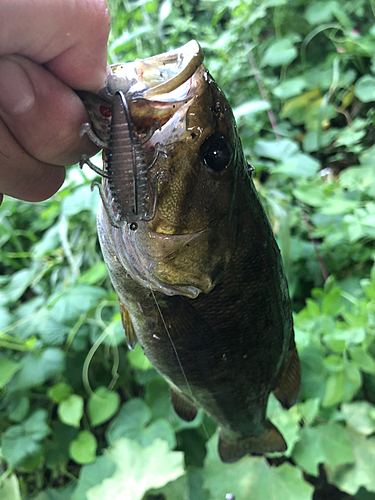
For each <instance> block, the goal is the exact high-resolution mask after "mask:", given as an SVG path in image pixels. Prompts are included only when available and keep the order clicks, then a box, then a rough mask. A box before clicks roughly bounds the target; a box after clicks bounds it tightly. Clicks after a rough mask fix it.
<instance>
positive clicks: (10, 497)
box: [0, 474, 21, 500]
mask: <svg viewBox="0 0 375 500" xmlns="http://www.w3.org/2000/svg"><path fill="white" fill-rule="evenodd" d="M0 498H1V500H21V492H20V486H19V483H18V479H17V476H16V475H15V474H12V475H11V476H9V477H7V478H6V479H5V480H4V481H1V482H0Z"/></svg>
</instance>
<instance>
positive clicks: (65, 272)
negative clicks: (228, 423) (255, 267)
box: [0, 0, 375, 500]
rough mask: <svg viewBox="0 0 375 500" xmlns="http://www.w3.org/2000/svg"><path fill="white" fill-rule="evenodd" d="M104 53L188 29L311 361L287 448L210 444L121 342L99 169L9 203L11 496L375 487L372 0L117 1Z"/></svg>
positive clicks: (335, 492)
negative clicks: (227, 459)
mask: <svg viewBox="0 0 375 500" xmlns="http://www.w3.org/2000/svg"><path fill="white" fill-rule="evenodd" d="M109 5H110V10H111V13H112V19H113V26H112V33H111V39H110V46H109V54H110V59H111V62H116V61H121V60H133V59H134V58H136V57H146V56H149V55H153V54H156V53H160V52H163V51H166V50H170V49H172V48H174V47H178V46H180V45H182V44H184V43H186V42H187V41H189V40H190V39H191V38H195V39H196V40H198V41H199V42H200V43H201V45H202V47H203V49H204V52H205V63H206V65H207V67H208V68H209V69H210V72H211V73H212V75H213V76H214V78H216V80H217V82H218V84H219V85H220V87H221V88H222V89H223V90H224V91H225V93H226V95H227V97H228V99H229V101H230V103H231V104H232V106H233V109H234V111H235V114H236V117H237V121H238V125H239V130H240V135H241V137H242V141H243V146H244V149H245V152H246V155H247V157H248V159H249V161H250V162H251V163H252V164H253V165H254V167H255V173H254V178H255V182H256V184H257V188H258V190H259V192H260V194H261V197H262V200H263V202H264V204H265V206H266V208H267V211H268V213H269V216H270V219H271V221H272V224H273V227H274V231H275V234H276V236H277V238H278V242H279V245H280V247H281V250H282V254H283V259H284V263H285V267H286V271H287V275H288V279H289V284H290V292H291V296H292V299H293V305H294V311H295V330H296V339H297V344H298V349H299V353H300V357H301V360H302V369H303V384H302V392H301V398H300V403H299V404H298V405H296V406H295V407H294V408H292V409H291V410H289V411H288V412H286V411H284V410H282V409H281V408H280V406H279V404H278V403H277V402H276V401H275V400H274V399H272V398H271V400H270V405H269V414H270V418H271V420H272V421H273V422H274V423H275V424H276V425H277V427H278V428H279V429H280V430H281V431H282V432H283V434H284V436H285V438H286V440H287V443H288V451H287V453H286V454H285V456H283V457H279V456H275V457H271V458H268V459H265V458H253V457H246V458H244V459H242V460H241V461H239V462H238V463H236V464H233V465H224V464H222V463H221V462H220V461H219V459H218V456H217V452H216V441H217V434H216V431H215V426H214V424H213V423H212V421H210V419H209V418H208V417H207V416H205V415H203V414H199V416H198V417H197V419H196V420H195V421H194V422H192V423H190V424H186V423H184V422H182V421H181V420H180V419H179V418H178V417H176V416H175V415H174V413H173V410H172V408H171V405H170V402H169V397H168V389H167V386H166V383H165V382H164V381H163V380H162V379H161V378H160V377H159V376H158V375H157V374H156V372H155V371H154V370H153V369H152V367H151V366H150V365H149V363H148V361H147V360H146V359H145V358H144V357H143V355H142V353H141V352H140V350H139V349H138V348H137V349H136V350H135V351H134V352H129V351H128V350H127V348H126V346H125V343H124V335H123V332H122V327H121V322H120V315H119V312H118V306H117V298H116V296H115V293H114V292H113V290H112V287H111V284H110V281H109V278H108V276H107V272H106V269H105V265H104V263H103V261H102V258H101V254H100V250H99V247H98V243H97V237H96V228H95V212H96V208H97V203H98V195H97V193H96V192H94V193H91V192H90V188H89V186H90V182H91V180H92V178H91V175H90V172H88V171H83V172H82V171H80V170H79V169H78V168H76V167H73V168H71V169H70V170H69V172H68V176H67V180H66V182H65V184H64V186H63V188H62V189H61V190H60V191H59V193H58V194H57V195H56V196H55V197H54V198H52V199H50V200H48V201H46V202H44V203H39V204H28V203H22V202H19V201H15V200H12V199H10V198H7V199H6V200H5V201H4V203H3V205H2V207H1V210H0V247H1V248H0V255H1V264H0V271H1V272H0V288H1V292H0V346H1V352H0V391H1V392H0V432H1V464H0V498H1V499H2V500H18V499H20V498H26V499H28V500H31V499H34V500H67V499H69V500H70V499H72V500H96V499H98V500H99V499H100V500H106V499H111V500H117V499H120V498H121V499H126V500H142V499H147V500H163V499H165V500H180V499H181V500H189V499H190V500H224V499H227V500H228V499H230V498H231V496H230V495H229V494H230V493H232V494H234V495H235V500H248V499H250V498H251V499H252V500H263V499H264V500H266V499H267V500H272V499H275V500H276V499H277V500H284V499H285V500H294V499H295V500H308V499H311V498H314V499H315V500H321V499H325V498H330V499H337V500H341V499H343V500H344V499H345V500H347V499H350V498H355V499H356V500H371V499H375V437H374V433H375V406H374V405H375V359H374V356H375V342H374V338H375V267H374V255H375V244H374V243H375V182H374V177H375V174H374V165H375V147H374V146H373V143H374V120H375V115H374V101H375V58H374V54H375V50H374V49H375V27H374V14H375V2H374V0H370V1H367V0H342V1H341V2H338V1H336V0H328V1H317V0H312V1H308V2H307V1H304V0H290V1H287V0H223V1H216V0H205V1H203V0H194V1H189V2H188V1H187V0H186V1H185V0H165V1H163V2H159V1H156V0H151V1H147V0H140V1H128V0H124V1H123V2H120V1H119V0H110V2H109Z"/></svg>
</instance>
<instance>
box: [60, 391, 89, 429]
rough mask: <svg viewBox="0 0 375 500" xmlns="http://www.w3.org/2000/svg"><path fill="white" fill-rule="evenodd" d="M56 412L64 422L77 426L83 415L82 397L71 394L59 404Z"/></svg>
mask: <svg viewBox="0 0 375 500" xmlns="http://www.w3.org/2000/svg"><path fill="white" fill-rule="evenodd" d="M57 413H58V415H59V419H60V420H61V422H63V423H64V424H66V425H71V426H73V427H79V423H80V421H81V418H82V416H83V398H82V397H81V396H78V395H77V394H72V395H71V396H69V397H68V398H67V399H64V400H63V401H62V402H61V403H60V404H59V406H58V409H57Z"/></svg>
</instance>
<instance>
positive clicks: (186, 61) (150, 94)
mask: <svg viewBox="0 0 375 500" xmlns="http://www.w3.org/2000/svg"><path fill="white" fill-rule="evenodd" d="M202 62H203V52H202V49H201V47H200V45H199V44H198V43H197V42H196V41H195V40H191V41H190V42H188V43H186V44H185V45H183V46H182V47H179V48H178V49H176V50H172V51H169V52H164V53H163V54H158V55H156V56H152V57H147V58H146V59H136V60H135V61H133V62H129V63H118V64H113V65H112V66H111V69H112V73H113V74H114V75H116V76H119V77H121V76H126V77H127V78H128V79H129V80H132V79H134V80H137V82H138V83H140V82H145V83H146V84H148V85H149V86H150V88H149V89H148V90H146V91H144V92H142V98H144V99H150V100H154V99H157V100H159V101H163V100H166V101H171V100H173V99H174V98H175V97H176V96H175V95H174V94H173V93H174V92H175V91H176V90H177V89H178V88H179V87H180V86H181V85H182V84H184V83H186V82H187V81H188V80H189V79H190V78H191V77H192V76H193V74H194V73H195V71H196V69H197V68H198V67H199V66H200V65H201V64H202ZM177 95H178V92H177Z"/></svg>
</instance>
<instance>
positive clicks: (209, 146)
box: [199, 134, 231, 172]
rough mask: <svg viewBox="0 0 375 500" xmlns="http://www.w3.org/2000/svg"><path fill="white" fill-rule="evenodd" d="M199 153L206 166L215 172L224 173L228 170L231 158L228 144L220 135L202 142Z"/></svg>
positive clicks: (212, 136)
mask: <svg viewBox="0 0 375 500" xmlns="http://www.w3.org/2000/svg"><path fill="white" fill-rule="evenodd" d="M199 153H200V155H201V158H202V159H203V161H204V163H205V165H206V166H207V167H208V168H209V169H210V170H213V171H214V172H222V171H223V170H224V169H225V168H227V166H228V164H229V162H230V158H231V152H230V149H229V145H228V142H227V141H226V139H224V137H223V136H222V135H220V134H212V135H210V136H209V137H207V138H206V139H205V140H204V141H203V142H202V145H201V147H200V150H199Z"/></svg>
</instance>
